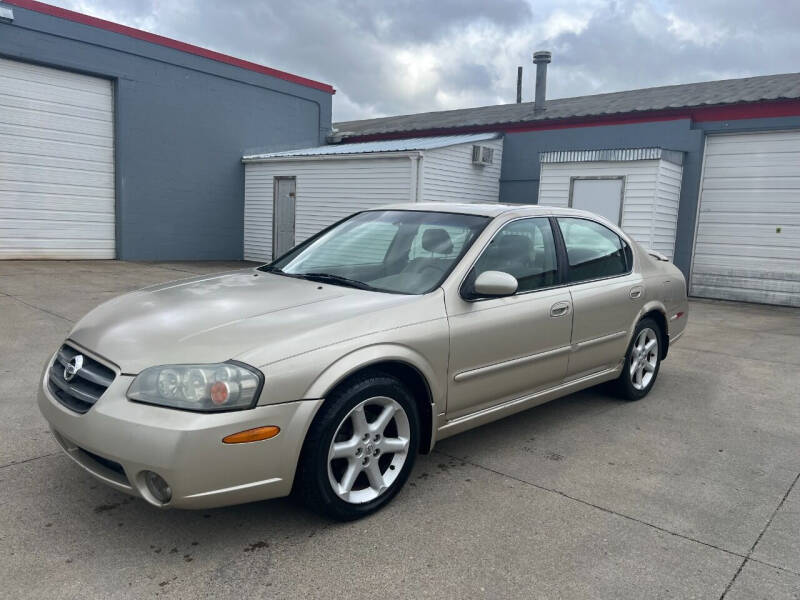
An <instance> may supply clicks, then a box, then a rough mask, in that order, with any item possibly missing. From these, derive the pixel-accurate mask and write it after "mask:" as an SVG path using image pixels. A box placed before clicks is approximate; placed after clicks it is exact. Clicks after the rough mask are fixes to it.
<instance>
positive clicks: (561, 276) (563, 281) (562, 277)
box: [458, 215, 570, 303]
mask: <svg viewBox="0 0 800 600" xmlns="http://www.w3.org/2000/svg"><path fill="white" fill-rule="evenodd" d="M529 219H547V221H548V223H549V225H550V232H551V234H552V236H553V245H554V246H555V251H556V274H557V280H556V282H555V283H554V284H553V285H548V286H546V287H540V288H536V289H535V290H526V291H524V292H519V291H518V292H516V293H514V295H512V296H508V297H510V298H516V297H518V296H525V295H527V294H535V293H537V292H543V291H546V290H552V289H555V288H560V287H565V286H567V285H570V284H569V281H568V279H567V272H566V269H568V268H569V263H567V262H566V257H567V253H566V249H565V246H563V243H564V241H563V239H562V238H561V231H560V228H559V227H558V223H556V221H555V217H551V216H549V215H542V216H526V217H517V218H516V219H511V220H510V221H506V222H505V223H503V224H502V225H501V226H500V228H499V229H498V230H497V231H495V232H494V234H492V237H491V238H489V240H488V241H487V242H486V243H485V244H484V245H483V247H482V248H481V251H480V252H479V253H478V256H477V257H476V258H475V260H473V261H472V264H471V265H470V266H469V269H467V273H466V274H465V275H464V277H463V278H462V279H461V284H460V285H459V286H458V294H459V296H460V297H461V299H462V300H464V301H465V302H470V303H472V302H484V301H486V300H497V298H484V297H480V298H469V297H468V296H466V295H465V289H464V288H465V286H466V285H467V281H468V280H469V279H470V276H471V275H472V272H473V270H474V269H475V265H477V264H478V261H479V260H480V259H481V257H482V256H483V254H484V252H486V250H487V249H488V248H489V245H490V244H491V243H492V242H493V241H494V240H495V238H497V236H499V235H500V233H501V232H502V231H503V230H504V229H505V228H506V227H508V226H509V225H511V224H512V223H517V222H519V221H527V220H529ZM559 240H561V245H559ZM562 253H563V256H562Z"/></svg>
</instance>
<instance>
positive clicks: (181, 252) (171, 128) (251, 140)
mask: <svg viewBox="0 0 800 600" xmlns="http://www.w3.org/2000/svg"><path fill="white" fill-rule="evenodd" d="M14 14H15V21H14V23H13V24H11V25H8V24H0V56H5V57H7V58H13V59H20V60H24V61H29V62H33V63H39V64H45V65H49V66H54V67H57V68H65V69H69V70H75V71H78V72H83V73H87V74H92V75H100V76H105V77H108V78H110V79H112V80H113V81H114V82H115V111H116V115H115V121H116V122H115V132H116V157H115V159H116V160H115V162H116V165H117V181H116V189H117V200H116V201H117V256H118V257H119V258H122V259H127V260H155V259H160V260H179V259H198V260H200V259H238V258H242V240H243V223H244V168H243V165H242V164H241V157H242V155H243V154H245V153H247V152H249V151H252V150H254V149H259V150H280V149H290V148H302V147H306V146H314V145H317V144H320V143H324V137H325V134H326V133H327V131H328V130H329V128H330V122H331V96H330V95H329V94H327V93H325V92H322V91H320V90H315V89H312V88H308V87H305V86H301V85H298V84H295V83H292V82H288V81H284V80H281V79H278V78H275V77H270V76H267V75H262V74H260V73H256V72H253V71H249V70H246V69H240V68H237V67H235V66H232V65H227V64H224V63H219V62H217V61H213V60H209V59H205V58H202V57H198V56H194V55H191V54H186V53H183V52H179V51H177V50H173V49H170V48H166V47H162V46H158V45H155V44H150V43H148V42H144V41H141V40H136V39H133V38H129V37H127V36H123V35H119V34H115V33H112V32H108V31H104V30H101V29H98V28H94V27H90V26H86V25H82V24H78V23H73V22H70V21H65V20H62V19H57V18H55V17H50V16H47V15H42V14H39V13H36V12H32V11H27V10H24V9H20V8H14Z"/></svg>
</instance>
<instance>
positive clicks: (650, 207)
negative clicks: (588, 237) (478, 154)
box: [539, 148, 683, 259]
mask: <svg viewBox="0 0 800 600" xmlns="http://www.w3.org/2000/svg"><path fill="white" fill-rule="evenodd" d="M539 159H540V161H541V165H542V168H541V174H540V176H539V204H542V205H546V206H571V207H574V208H580V209H583V210H588V211H591V212H594V213H597V214H599V215H601V216H603V217H606V218H607V219H609V220H610V221H612V222H613V223H616V224H617V225H620V226H621V227H622V228H623V229H624V230H625V231H626V232H627V233H628V234H629V235H630V236H631V237H632V238H633V239H635V240H636V241H637V242H639V243H640V244H642V245H643V246H644V247H646V248H650V249H651V250H656V251H658V252H661V253H662V254H664V255H666V256H667V257H668V258H670V259H671V258H672V256H673V253H674V250H675V233H676V231H677V227H678V204H679V202H680V195H681V180H682V176H683V153H682V152H676V151H673V150H665V149H663V148H629V149H621V150H575V151H555V152H542V153H540V155H539Z"/></svg>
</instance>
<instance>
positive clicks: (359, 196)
mask: <svg viewBox="0 0 800 600" xmlns="http://www.w3.org/2000/svg"><path fill="white" fill-rule="evenodd" d="M412 169H413V170H416V169H417V162H416V161H412V160H411V159H410V158H409V157H408V156H400V157H378V158H352V159H349V158H344V159H339V158H336V159H303V160H297V159H295V160H285V161H268V162H253V163H247V164H246V165H245V215H244V222H245V225H244V257H245V259H246V260H258V261H268V260H271V259H272V210H273V182H274V179H273V178H274V177H278V176H286V177H296V178H297V188H296V194H297V195H296V199H295V243H300V242H302V241H304V240H305V239H307V238H309V237H310V236H312V235H314V234H315V233H317V232H318V231H320V230H322V229H324V228H325V227H327V226H329V225H332V224H333V223H335V222H336V221H339V220H341V219H343V218H345V217H346V216H348V215H350V214H352V213H354V212H357V211H360V210H365V209H369V208H375V207H376V206H381V205H383V204H393V203H397V202H409V201H411V200H412V199H413V198H414V195H415V192H416V191H415V189H414V185H413V183H414V180H415V178H414V177H412Z"/></svg>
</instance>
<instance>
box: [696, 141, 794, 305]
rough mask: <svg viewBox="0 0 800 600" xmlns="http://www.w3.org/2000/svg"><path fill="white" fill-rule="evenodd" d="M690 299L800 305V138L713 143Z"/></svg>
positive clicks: (706, 168)
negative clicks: (718, 299) (703, 298)
mask: <svg viewBox="0 0 800 600" xmlns="http://www.w3.org/2000/svg"><path fill="white" fill-rule="evenodd" d="M691 294H692V295H695V296H702V297H707V298H723V299H728V300H743V301H747V302H762V303H766V304H785V305H792V306H800V131H788V132H771V133H749V134H737V135H716V136H709V137H708V139H707V141H706V151H705V159H704V165H703V181H702V186H701V190H700V209H699V213H698V224H697V234H696V236H695V249H694V259H693V263H692V277H691Z"/></svg>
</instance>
